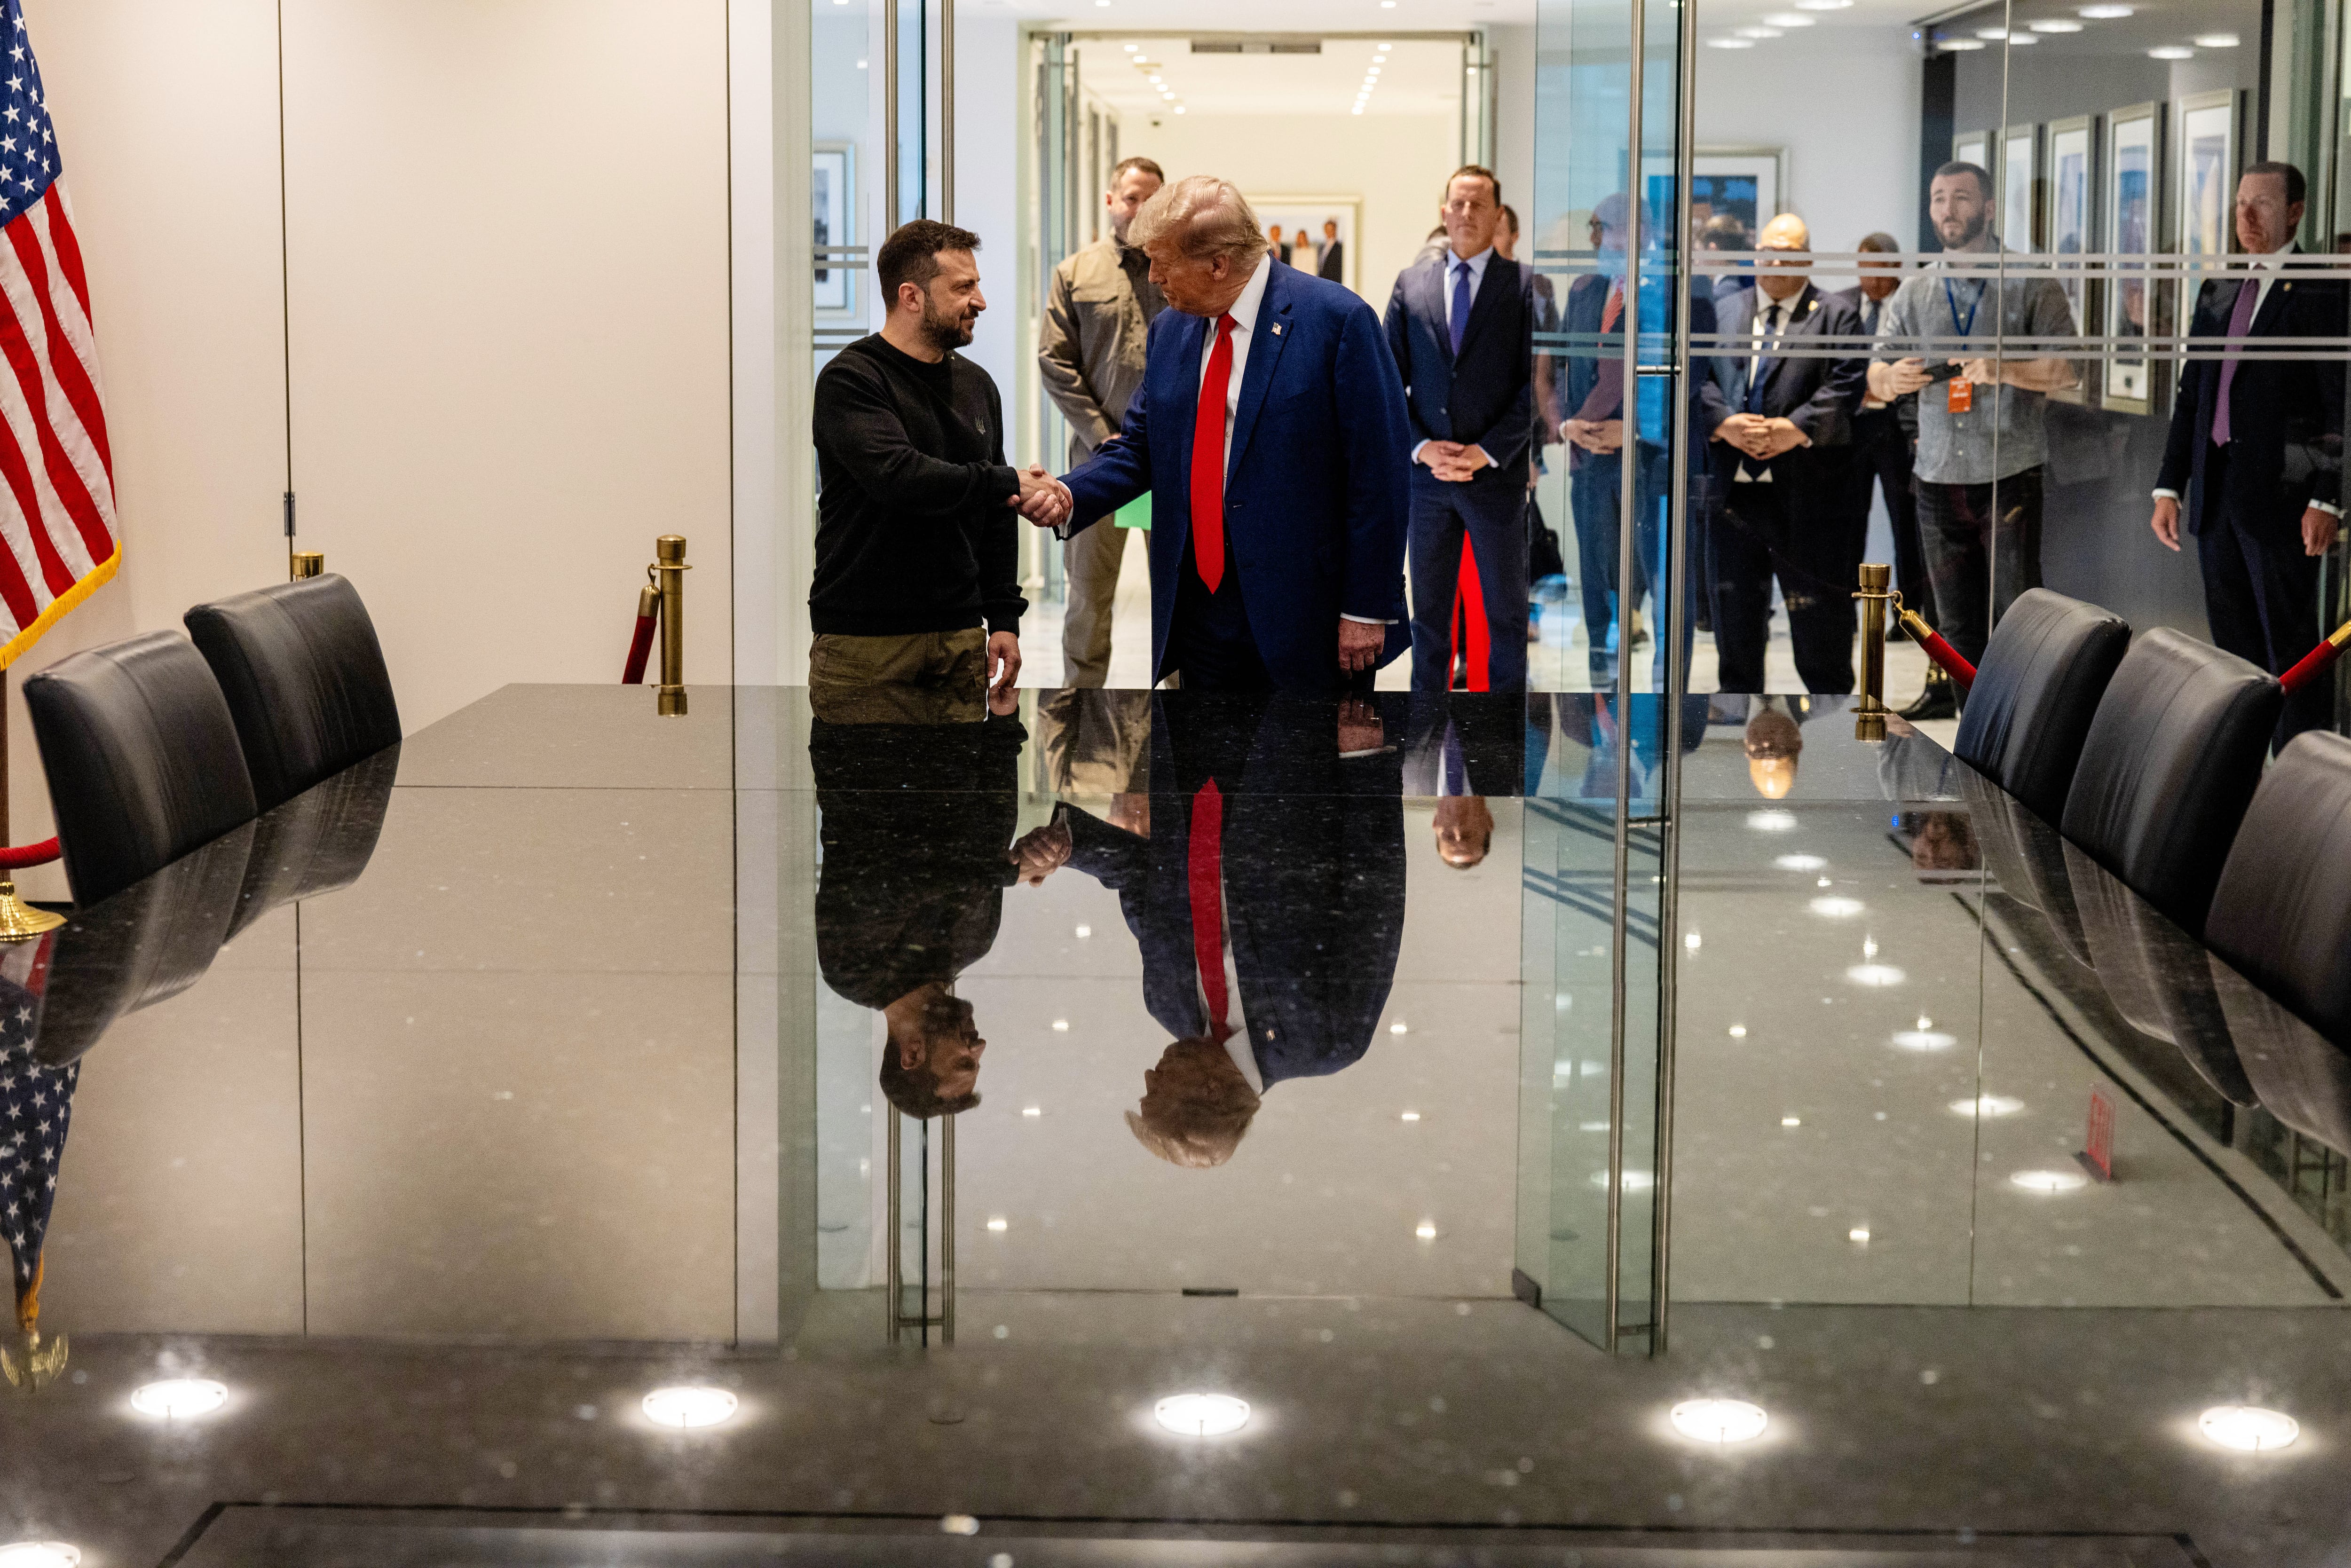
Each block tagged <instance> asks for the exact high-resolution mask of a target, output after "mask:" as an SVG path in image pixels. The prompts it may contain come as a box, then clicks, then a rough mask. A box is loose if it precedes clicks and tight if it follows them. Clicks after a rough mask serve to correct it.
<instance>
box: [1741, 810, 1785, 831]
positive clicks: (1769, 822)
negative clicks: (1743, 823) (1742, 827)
mask: <svg viewBox="0 0 2351 1568" xmlns="http://www.w3.org/2000/svg"><path fill="white" fill-rule="evenodd" d="M1747 825H1748V826H1749V827H1750V828H1752V829H1754V830H1755V831H1757V832H1759V833H1784V832H1786V831H1788V830H1789V829H1791V828H1792V827H1794V826H1795V825H1796V813H1795V812H1793V811H1750V812H1748V813H1747Z"/></svg>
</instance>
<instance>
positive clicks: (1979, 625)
mask: <svg viewBox="0 0 2351 1568" xmlns="http://www.w3.org/2000/svg"><path fill="white" fill-rule="evenodd" d="M1914 483H1915V486H1916V488H1917V492H1918V533H1919V537H1920V539H1921V540H1922V542H1923V543H1924V544H1925V545H1926V547H1927V575H1928V580H1930V581H1932V582H1933V584H1934V586H1935V614H1936V616H1937V621H1936V624H1935V629H1936V630H1937V631H1938V632H1941V633H1942V634H1943V640H1944V641H1945V642H1947V643H1950V645H1951V646H1952V647H1954V648H1956V649H1958V650H1959V656H1960V657H1962V658H1964V659H1965V660H1967V662H1968V663H1969V664H1982V663H1983V653H1984V644H1985V643H1988V642H1990V641H1991V629H1992V628H1993V627H1994V626H1996V625H1998V624H1999V623H2000V618H2001V616H2003V615H2005V614H2007V613H2008V607H2009V606H2010V605H2011V604H2013V603H2015V602H2016V596H2017V595H2018V594H2020V593H2022V592H2023V591H2025V590H2026V589H2028V588H2038V587H2040V586H2041V470H2040V469H2039V468H2037V467H2034V468H2027V469H2026V470H2025V471H2024V472H2023V473H2022V474H2011V475H2010V476H2008V477H2007V478H2005V479H2002V480H2001V481H2000V482H1999V484H1997V485H1936V484H1930V483H1928V481H1927V480H1924V479H1917V480H1915V481H1914ZM1995 506H1997V507H1998V512H1997V514H1995V512H1994V509H1993V508H1994V507H1995Z"/></svg>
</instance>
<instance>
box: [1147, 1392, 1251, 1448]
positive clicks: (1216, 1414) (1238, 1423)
mask: <svg viewBox="0 0 2351 1568" xmlns="http://www.w3.org/2000/svg"><path fill="white" fill-rule="evenodd" d="M1151 1415H1152V1417H1153V1419H1155V1420H1156V1421H1157V1422H1158V1423H1159V1424H1160V1425H1161V1426H1163V1427H1166V1428H1167V1429H1168V1430H1169V1431H1171V1432H1181V1433H1183V1434H1184V1436H1186V1437H1223V1436H1224V1435H1225V1434H1226V1433H1228V1432H1238V1431H1239V1430H1240V1429H1241V1428H1242V1427H1246V1426H1248V1425H1249V1401H1248V1400H1246V1399H1236V1398H1234V1397H1233V1396H1231V1395H1229V1394H1171V1395H1169V1396H1167V1397H1166V1398H1165V1399H1162V1400H1161V1401H1160V1402H1159V1403H1158V1404H1156V1405H1155V1406H1152V1407H1151Z"/></svg>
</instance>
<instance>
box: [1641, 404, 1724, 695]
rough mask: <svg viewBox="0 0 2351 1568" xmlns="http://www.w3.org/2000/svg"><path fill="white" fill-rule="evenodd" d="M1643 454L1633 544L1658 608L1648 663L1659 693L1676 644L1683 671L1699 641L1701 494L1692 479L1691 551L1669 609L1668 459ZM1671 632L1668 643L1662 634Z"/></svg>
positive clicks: (1686, 543) (1649, 451)
mask: <svg viewBox="0 0 2351 1568" xmlns="http://www.w3.org/2000/svg"><path fill="white" fill-rule="evenodd" d="M1641 455H1642V468H1643V478H1642V486H1643V488H1642V492H1641V495H1642V506H1641V510H1640V514H1639V516H1638V517H1637V518H1636V519H1635V523H1634V528H1633V534H1634V546H1635V549H1636V550H1637V552H1638V553H1639V555H1640V559H1641V573H1642V575H1643V576H1644V577H1646V578H1647V579H1649V580H1650V582H1651V585H1652V586H1651V590H1650V596H1649V597H1650V602H1651V603H1652V604H1654V605H1656V607H1657V611H1656V613H1657V623H1656V626H1655V627H1654V628H1653V629H1652V634H1653V636H1654V638H1655V642H1654V643H1653V648H1654V652H1653V653H1651V655H1650V660H1649V686H1648V689H1649V690H1651V691H1654V692H1662V691H1664V690H1665V689H1666V688H1667V685H1669V684H1670V682H1671V680H1672V674H1671V662H1672V655H1671V653H1670V650H1671V649H1672V647H1673V646H1674V643H1675V642H1676V641H1678V642H1679V643H1680V645H1681V658H1682V668H1683V669H1684V670H1687V669H1688V668H1689V659H1690V650H1691V649H1692V648H1693V647H1694V646H1695V645H1696V644H1697V642H1698V609H1697V600H1698V584H1699V583H1700V582H1702V581H1704V580H1705V578H1706V556H1705V553H1704V552H1705V540H1706V530H1705V529H1704V528H1701V527H1700V526H1699V523H1698V519H1699V517H1700V516H1701V513H1700V511H1699V508H1700V507H1701V506H1702V505H1704V504H1705V492H1704V490H1703V489H1702V488H1701V485H1700V482H1699V481H1698V480H1692V481H1691V485H1690V499H1689V505H1688V507H1687V510H1686V512H1685V517H1686V518H1687V527H1688V535H1687V537H1686V538H1684V539H1683V541H1682V544H1681V548H1682V549H1687V550H1690V551H1692V554H1691V555H1690V558H1689V560H1688V562H1687V565H1686V566H1685V567H1684V569H1683V571H1682V599H1681V602H1680V603H1679V604H1677V605H1671V606H1670V607H1669V606H1668V595H1669V591H1670V590H1671V588H1672V586H1673V560H1672V559H1671V557H1670V556H1668V555H1667V542H1668V538H1667V522H1668V520H1669V519H1668V518H1667V508H1666V498H1667V496H1669V495H1670V494H1671V493H1672V490H1673V483H1674V465H1673V459H1672V458H1670V457H1668V456H1667V455H1666V453H1665V451H1664V449H1663V448H1661V447H1651V446H1645V447H1643V448H1642V449H1641ZM1668 632H1671V633H1673V639H1672V640H1668V638H1667V633H1668Z"/></svg>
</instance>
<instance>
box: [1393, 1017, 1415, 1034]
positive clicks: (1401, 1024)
mask: <svg viewBox="0 0 2351 1568" xmlns="http://www.w3.org/2000/svg"><path fill="white" fill-rule="evenodd" d="M1388 1032H1389V1033H1390V1034H1409V1033H1411V1032H1412V1031H1411V1030H1409V1029H1407V1028H1406V1027H1405V1021H1404V1019H1396V1021H1395V1022H1394V1023H1392V1024H1390V1025H1388Z"/></svg>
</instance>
